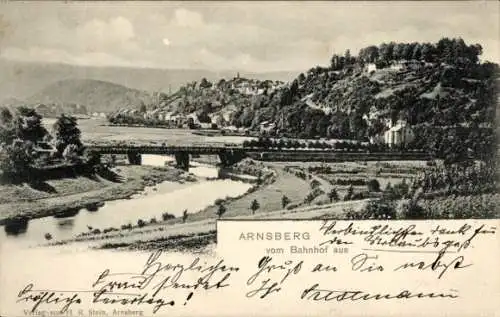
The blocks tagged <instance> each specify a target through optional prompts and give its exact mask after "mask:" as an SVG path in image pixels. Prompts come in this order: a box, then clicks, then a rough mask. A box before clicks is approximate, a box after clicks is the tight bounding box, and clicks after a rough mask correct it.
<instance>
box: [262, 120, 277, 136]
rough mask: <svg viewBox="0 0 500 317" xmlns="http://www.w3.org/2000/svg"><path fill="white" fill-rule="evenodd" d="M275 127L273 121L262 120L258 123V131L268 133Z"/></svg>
mask: <svg viewBox="0 0 500 317" xmlns="http://www.w3.org/2000/svg"><path fill="white" fill-rule="evenodd" d="M275 128H276V124H275V123H274V122H269V121H263V122H261V123H260V125H259V131H260V133H269V132H271V131H273V130H274V129H275Z"/></svg>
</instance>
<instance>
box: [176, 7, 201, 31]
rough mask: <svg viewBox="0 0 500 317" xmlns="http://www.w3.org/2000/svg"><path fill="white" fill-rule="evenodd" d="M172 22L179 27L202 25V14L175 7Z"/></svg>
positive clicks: (197, 26)
mask: <svg viewBox="0 0 500 317" xmlns="http://www.w3.org/2000/svg"><path fill="white" fill-rule="evenodd" d="M172 22H173V24H175V25H178V26H180V27H187V28H199V27H201V26H203V25H204V21H203V16H202V15H201V14H200V13H198V12H194V11H190V10H186V9H177V10H175V13H174V19H173V21H172Z"/></svg>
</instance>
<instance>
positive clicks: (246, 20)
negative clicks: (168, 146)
mask: <svg viewBox="0 0 500 317" xmlns="http://www.w3.org/2000/svg"><path fill="white" fill-rule="evenodd" d="M0 6H1V5H0ZM180 6H186V7H185V8H182V7H180ZM388 6H389V4H387V3H384V2H375V3H373V4H369V5H367V4H366V3H363V4H357V3H335V2H332V3H330V2H320V3H314V4H312V3H307V2H305V3H304V4H301V5H300V6H295V5H290V4H288V3H282V2H269V3H265V4H263V3H250V2H244V3H243V2H242V3H237V4H236V3H235V4H232V3H227V4H224V5H219V4H217V5H212V4H210V5H205V4H200V3H196V2H193V3H189V4H186V3H178V4H175V5H134V6H130V5H128V4H116V5H115V4H113V5H110V6H108V5H106V6H104V5H97V4H86V5H76V4H74V5H73V4H69V5H64V6H60V5H47V6H45V5H44V6H36V5H32V4H30V3H26V4H17V5H15V6H14V5H10V6H4V7H1V8H0V10H1V11H2V14H4V17H5V21H6V22H8V23H9V24H10V25H11V26H12V27H11V29H12V30H13V32H9V34H7V35H5V36H4V40H3V41H2V51H0V52H2V55H1V56H0V57H1V58H4V59H17V60H19V59H22V60H26V61H42V62H43V61H46V62H54V61H59V62H65V63H78V64H80V65H82V64H85V65H92V64H93V63H94V64H95V65H100V66H105V64H106V63H109V65H110V66H117V65H118V66H127V65H133V66H141V65H147V67H157V68H210V69H215V70H218V69H219V70H222V69H239V70H247V71H255V72H257V71H269V70H280V69H282V70H300V71H303V70H306V69H308V68H310V67H312V66H315V65H325V64H328V62H329V59H330V56H331V54H332V53H333V52H337V53H343V52H344V51H345V50H346V49H350V50H351V53H352V54H357V52H358V50H359V49H360V48H362V47H364V46H367V45H371V44H380V43H381V42H387V41H404V42H407V41H430V42H435V41H437V40H439V38H440V37H442V36H448V37H456V36H461V37H463V38H464V40H465V41H466V42H467V43H481V44H482V45H483V47H484V58H485V59H489V60H493V61H499V57H500V51H499V47H498V44H497V43H498V36H499V31H498V30H499V22H498V21H499V20H500V19H499V8H498V6H497V5H493V4H489V3H484V4H476V3H471V2H464V3H460V4H458V3H452V4H448V3H447V4H446V5H444V4H442V3H430V2H425V3H417V2H408V3H404V4H399V3H397V4H392V3H391V4H390V8H389V7H388ZM4 9H5V10H4ZM21 9H22V10H21ZM381 16H383V19H381V18H380V17H381ZM173 44H175V45H173ZM166 47H168V49H166ZM93 59H95V60H94V61H93ZM145 67H146V66H145Z"/></svg>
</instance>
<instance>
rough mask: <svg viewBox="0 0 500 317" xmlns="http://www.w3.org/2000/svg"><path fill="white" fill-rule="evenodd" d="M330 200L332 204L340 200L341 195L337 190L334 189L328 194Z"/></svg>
mask: <svg viewBox="0 0 500 317" xmlns="http://www.w3.org/2000/svg"><path fill="white" fill-rule="evenodd" d="M328 198H329V199H330V202H333V201H338V200H339V194H338V193H337V190H336V189H335V188H332V189H331V190H330V192H329V193H328Z"/></svg>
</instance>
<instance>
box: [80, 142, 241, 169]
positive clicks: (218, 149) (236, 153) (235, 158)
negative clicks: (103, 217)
mask: <svg viewBox="0 0 500 317" xmlns="http://www.w3.org/2000/svg"><path fill="white" fill-rule="evenodd" d="M85 148H86V149H87V150H88V151H92V152H93V153H96V154H98V155H99V156H100V155H102V154H126V155H127V156H128V160H129V163H130V164H133V165H140V164H141V162H142V159H141V154H158V155H174V156H175V160H176V163H177V167H179V168H182V169H184V170H186V171H187V170H189V155H190V154H194V155H218V156H219V159H220V161H221V164H222V166H231V165H233V164H235V163H237V162H239V161H241V160H242V159H243V158H245V157H246V149H245V148H243V147H238V146H224V145H215V146H214V145H206V146H204V145H181V146H177V145H140V146H135V145H87V146H85Z"/></svg>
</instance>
